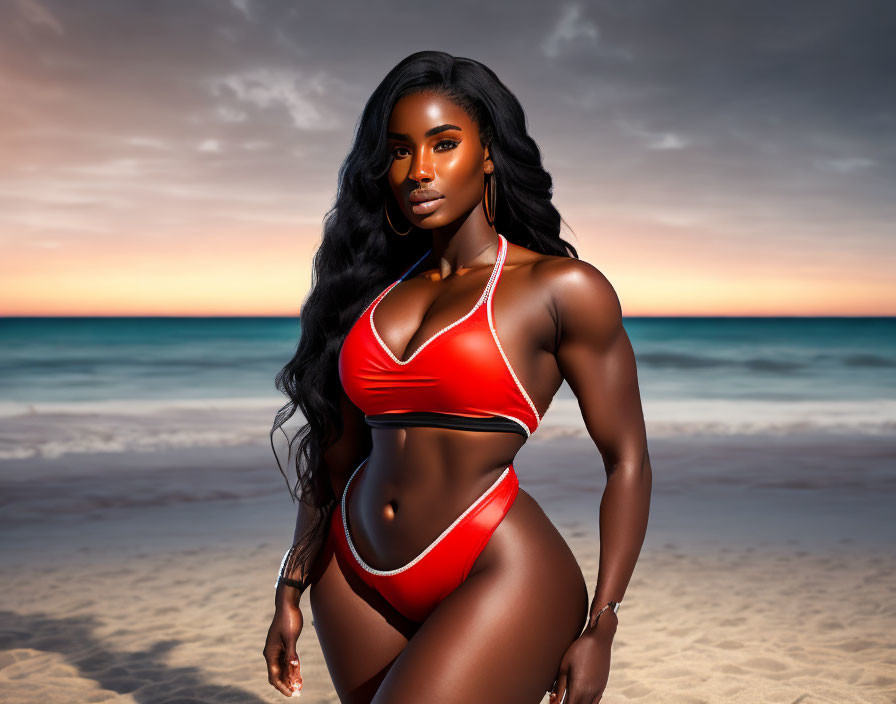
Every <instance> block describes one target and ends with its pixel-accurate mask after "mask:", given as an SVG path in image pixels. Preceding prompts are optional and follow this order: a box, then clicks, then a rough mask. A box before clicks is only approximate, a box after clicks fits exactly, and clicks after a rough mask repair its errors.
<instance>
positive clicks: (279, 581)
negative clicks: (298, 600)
mask: <svg viewBox="0 0 896 704" xmlns="http://www.w3.org/2000/svg"><path fill="white" fill-rule="evenodd" d="M281 584H285V585H286V586H287V587H295V588H296V589H298V590H299V591H305V587H306V586H307V585H306V584H305V582H299V581H297V580H295V579H290V578H289V577H280V578H278V579H277V584H276V586H280V585H281Z"/></svg>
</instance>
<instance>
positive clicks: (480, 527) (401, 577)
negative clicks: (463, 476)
mask: <svg viewBox="0 0 896 704" xmlns="http://www.w3.org/2000/svg"><path fill="white" fill-rule="evenodd" d="M366 463H367V460H366V459H365V460H364V461H363V462H361V464H360V465H358V467H357V468H356V469H355V471H354V472H352V475H351V477H349V480H348V482H347V483H346V485H345V490H344V491H343V492H342V502H341V504H340V505H338V506H337V507H336V508H335V509H334V510H333V513H332V517H331V520H330V531H329V535H328V537H327V545H326V546H325V551H329V550H332V551H333V552H334V553H335V555H336V558H337V560H338V561H339V563H340V564H341V565H342V566H343V569H349V570H351V571H352V572H354V573H355V574H357V576H358V577H359V578H360V579H361V580H362V581H363V582H365V583H366V584H367V585H368V586H370V587H372V588H373V589H375V590H376V591H378V592H379V593H380V594H381V595H382V596H383V597H384V598H385V599H386V600H387V601H388V602H389V603H390V604H392V605H393V606H394V607H395V608H396V609H397V610H398V611H399V612H400V613H402V614H404V615H405V616H406V617H407V618H409V619H410V620H412V621H416V622H418V623H419V622H422V621H424V620H425V619H426V617H427V616H428V615H429V614H430V613H431V612H432V611H433V609H435V608H436V606H438V605H439V602H441V601H442V599H444V598H445V597H446V596H448V595H449V594H450V593H451V592H453V591H454V590H455V589H457V587H459V586H460V584H461V583H462V582H463V581H464V580H465V579H466V578H467V575H469V574H470V569H471V568H472V567H473V563H474V562H475V561H476V558H477V557H478V556H479V553H481V552H482V550H483V549H484V548H485V545H486V543H488V541H489V538H491V536H492V533H494V532H495V529H496V528H497V527H498V524H499V523H500V522H501V521H502V520H503V518H504V516H505V515H506V514H507V511H509V510H510V507H511V505H512V504H513V501H514V499H515V498H516V495H517V492H518V491H519V479H518V478H517V475H516V472H515V471H514V469H513V465H512V464H511V465H508V466H507V468H506V469H505V470H504V471H503V472H502V473H501V476H499V477H498V478H497V479H496V480H495V482H494V483H493V484H492V485H491V486H490V487H489V488H488V489H486V490H485V491H484V492H483V493H482V494H481V495H480V496H479V498H477V499H476V500H475V501H474V502H473V503H472V504H471V505H470V506H468V507H467V509H466V510H465V511H464V512H463V513H462V514H461V515H460V516H458V517H457V518H456V519H455V520H454V522H453V523H452V524H451V525H450V526H448V527H447V528H446V529H445V530H444V531H442V534H441V535H439V536H438V537H437V538H436V539H435V540H434V541H433V542H432V543H430V545H429V546H428V547H427V548H425V549H424V550H423V552H421V553H420V554H419V555H417V557H415V558H414V559H413V560H411V561H410V562H408V563H407V564H406V565H404V566H403V567H398V568H396V569H394V570H377V569H374V568H373V567H371V566H370V565H368V564H367V563H365V562H364V561H363V560H362V559H361V556H360V555H359V554H358V552H357V550H356V549H355V546H354V544H353V543H352V540H351V536H350V534H349V529H348V520H347V517H346V516H347V514H346V504H347V501H348V497H349V496H350V487H351V485H352V479H354V477H355V475H356V474H357V473H358V470H360V469H361V467H363V466H364V465H365V464H366ZM328 559H329V556H327V558H326V560H325V562H326V561H328Z"/></svg>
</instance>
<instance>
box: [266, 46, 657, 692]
mask: <svg viewBox="0 0 896 704" xmlns="http://www.w3.org/2000/svg"><path fill="white" fill-rule="evenodd" d="M559 229H560V216H559V213H558V212H557V210H556V209H555V208H554V206H553V205H552V204H551V177H550V175H549V174H548V173H547V172H546V171H545V170H544V169H543V167H542V166H541V158H540V154H539V151H538V147H537V146H536V144H535V143H534V142H533V140H532V139H531V137H529V135H528V134H527V132H526V127H525V115H524V113H523V110H522V108H521V106H520V105H519V103H518V101H517V100H516V98H515V97H514V96H513V95H512V94H511V93H510V91H509V90H508V89H507V88H506V87H505V86H504V85H503V84H502V83H501V81H500V80H499V79H498V78H497V77H496V76H495V75H494V73H492V71H490V70H489V69H488V68H486V67H485V66H483V65H482V64H481V63H478V62H476V61H472V60H470V59H464V58H456V57H453V56H451V55H449V54H445V53H442V52H435V51H424V52H418V53H415V54H412V55H411V56H409V57H408V58H407V59H405V60H404V61H402V62H401V63H399V64H398V65H397V66H396V67H395V68H394V69H393V70H392V71H391V72H390V73H389V74H388V75H387V76H386V78H385V79H384V80H383V82H382V83H381V84H380V86H378V87H377V89H376V91H375V92H374V93H373V95H372V96H371V98H370V100H369V102H368V103H367V105H366V106H365V109H364V112H363V114H362V116H361V120H360V122H359V125H358V129H357V133H356V138H355V144H354V146H353V147H352V149H351V152H350V153H349V155H348V157H347V159H346V161H345V163H344V164H343V167H342V169H341V171H340V192H339V194H338V196H337V200H336V203H335V206H334V208H333V209H332V210H331V211H330V213H328V215H327V218H326V220H325V226H324V235H323V240H322V243H321V245H320V248H319V249H318V251H317V253H316V255H315V258H314V273H315V277H314V281H313V284H312V289H311V292H310V293H309V295H308V298H307V299H306V301H305V304H304V306H303V308H302V315H301V322H302V334H301V340H300V342H299V345H298V349H297V351H296V355H295V357H294V358H293V359H292V360H291V361H290V363H289V364H287V365H286V366H285V367H284V369H283V370H282V371H281V372H280V374H279V375H278V377H277V386H278V388H279V389H281V390H282V391H284V392H285V393H286V394H288V395H289V397H290V399H291V400H290V403H288V404H287V405H286V406H284V408H283V409H281V412H280V413H279V414H278V418H277V420H276V421H275V423H274V430H276V429H277V428H278V427H281V426H282V424H283V422H284V421H285V420H286V419H287V418H288V417H290V416H291V415H292V414H293V413H294V412H295V410H296V408H297V407H298V408H301V410H302V412H303V413H304V415H305V418H306V420H307V424H306V425H305V426H303V427H302V428H301V430H300V431H299V432H298V433H297V434H296V436H295V437H294V438H293V440H295V439H296V438H299V439H300V443H299V447H300V450H299V452H297V453H296V457H297V459H296V463H297V469H298V481H297V482H296V488H295V491H294V495H295V496H296V497H297V498H300V499H301V500H300V504H299V511H298V517H297V521H296V530H295V534H294V536H293V547H292V548H290V550H289V551H287V554H286V555H284V559H283V563H282V564H281V570H280V574H279V575H278V579H277V585H276V596H275V604H276V612H275V614H274V619H273V622H272V623H271V627H270V630H269V632H268V637H267V642H266V644H265V647H264V655H265V659H266V661H267V667H268V678H269V681H270V682H271V684H272V685H273V686H274V687H275V688H276V689H277V690H278V691H280V692H282V693H283V694H285V695H291V694H293V692H295V693H298V690H299V689H300V688H301V680H302V678H301V673H300V666H299V661H298V657H297V655H296V647H295V646H296V639H297V638H298V636H299V633H300V632H301V629H302V626H303V615H302V613H301V611H300V609H299V600H300V596H301V594H302V592H303V591H304V589H305V588H306V587H307V586H309V585H310V588H311V596H310V601H311V611H312V613H313V615H314V627H315V629H316V631H317V634H318V638H319V640H320V644H321V648H322V650H323V653H324V657H325V660H326V663H327V667H328V669H329V672H330V675H331V677H332V679H333V683H334V685H335V688H336V691H337V693H338V695H339V698H340V700H341V701H342V702H370V701H375V702H377V703H385V702H390V703H393V702H394V703H397V702H421V701H425V702H427V703H429V704H431V703H435V702H470V701H483V702H484V701H488V702H514V703H519V702H533V703H534V702H538V701H540V700H541V699H542V698H543V696H544V693H545V692H546V691H547V690H549V689H550V690H552V696H551V701H552V702H555V703H558V702H562V701H564V700H565V701H566V702H569V704H580V703H584V702H589V703H590V702H595V701H598V700H599V699H600V695H601V693H602V692H603V689H604V687H605V685H606V682H607V678H608V675H609V666H610V646H611V644H612V640H613V635H614V633H615V631H616V627H617V619H618V617H617V614H616V609H617V608H618V602H621V601H622V597H623V594H624V593H625V589H626V586H627V584H628V582H629V579H630V577H631V574H632V572H633V570H634V566H635V562H636V560H637V557H638V554H639V552H640V548H641V544H642V542H643V539H644V535H645V531H646V525H647V515H648V506H649V501H650V499H649V497H650V485H651V470H650V464H649V460H648V456H647V446H646V439H645V431H644V422H643V417H642V411H641V403H640V397H639V392H638V384H637V375H636V368H635V361H634V355H633V353H632V349H631V345H630V343H629V340H628V337H627V335H626V333H625V331H624V329H623V327H622V322H621V310H620V305H619V301H618V299H617V297H616V294H615V292H614V290H613V288H612V286H611V285H610V284H609V282H608V281H607V280H606V279H605V278H604V276H603V275H602V274H601V273H600V272H599V271H598V270H597V269H596V268H594V267H593V266H591V265H590V264H587V263H584V262H582V261H580V260H579V259H578V258H577V254H576V251H575V249H574V248H573V247H572V246H571V245H569V244H568V243H566V242H564V241H563V240H562V239H561V238H560V236H559ZM563 379H566V380H567V382H568V383H569V385H570V387H571V388H572V390H573V391H574V393H575V394H576V396H577V398H578V401H579V405H580V407H581V408H582V412H583V415H584V420H585V423H586V425H587V428H588V431H589V433H590V435H591V437H592V438H593V439H594V441H595V443H596V445H597V448H598V450H599V452H600V454H601V456H602V457H603V460H604V464H605V467H606V471H607V474H608V477H609V478H608V482H607V487H606V490H605V492H604V498H603V500H602V501H601V512H600V529H601V531H600V534H601V559H600V571H599V575H598V581H597V587H596V591H595V597H594V599H593V601H592V603H591V606H590V609H589V607H588V592H587V587H586V585H585V581H584V577H583V574H582V571H581V569H580V567H579V565H578V564H577V562H576V560H575V557H574V555H573V554H572V552H571V550H570V548H569V546H568V545H567V543H566V542H565V540H564V539H563V537H562V536H561V535H560V533H559V532H558V531H557V529H556V528H555V527H554V525H553V524H552V523H551V521H550V520H549V519H548V517H547V516H546V515H545V514H544V512H543V511H542V510H541V508H540V507H539V505H538V504H537V503H536V502H535V500H534V499H533V498H532V497H531V496H530V495H529V494H528V493H527V492H525V491H524V490H523V489H521V488H519V483H518V480H517V477H516V474H515V472H514V470H513V466H512V461H513V458H514V457H515V456H516V454H517V452H518V451H519V449H520V447H521V446H522V445H523V444H524V443H525V441H526V439H527V438H528V436H529V435H530V434H531V433H532V432H534V431H535V429H536V428H537V426H538V424H539V422H540V421H541V418H542V416H543V415H544V413H545V412H546V410H547V408H548V406H549V404H550V402H551V399H552V398H553V396H554V394H555V393H556V391H557V389H558V388H559V386H560V384H561V382H562V381H563ZM274 430H272V435H273V432H274ZM290 445H292V441H291V442H290ZM303 459H304V465H305V469H304V471H303V470H302V465H301V460H303ZM278 463H279V460H278ZM281 471H282V469H281ZM586 621H587V622H586ZM583 627H584V628H583Z"/></svg>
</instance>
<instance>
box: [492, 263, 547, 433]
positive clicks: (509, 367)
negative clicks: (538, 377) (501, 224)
mask: <svg viewBox="0 0 896 704" xmlns="http://www.w3.org/2000/svg"><path fill="white" fill-rule="evenodd" d="M506 256H507V247H505V248H504V251H503V252H501V256H500V257H499V259H500V260H501V270H503V269H504V259H505V258H506ZM498 278H500V275H499V277H498ZM496 287H497V282H496V284H495V286H493V287H492V288H491V290H490V291H489V295H488V300H487V301H486V303H485V312H486V315H487V316H488V328H489V330H491V331H492V337H493V338H494V339H495V344H496V345H497V346H498V351H499V352H500V353H501V357H502V359H503V360H504V364H505V365H506V366H507V371H509V372H510V376H512V377H513V380H514V381H515V382H516V385H517V388H518V389H519V390H520V393H521V394H522V395H523V398H524V399H525V400H526V403H528V404H529V408H531V409H532V412H533V413H534V414H535V430H537V429H538V426H539V425H541V416H540V415H539V414H538V409H537V408H535V404H534V403H532V399H531V398H530V397H529V394H528V393H526V389H525V388H523V385H522V383H520V380H519V378H518V377H517V375H516V372H515V371H513V366H512V365H511V364H510V360H509V359H507V355H506V354H505V353H504V348H503V347H502V346H501V341H500V340H499V339H498V332H497V330H495V322H494V317H493V314H492V299H493V298H494V292H495V288H496ZM515 420H516V419H515ZM517 422H519V421H517ZM526 432H527V433H529V434H530V435H531V433H533V432H535V431H534V430H533V431H531V432H530V431H529V429H528V428H526Z"/></svg>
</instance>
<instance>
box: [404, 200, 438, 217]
mask: <svg viewBox="0 0 896 704" xmlns="http://www.w3.org/2000/svg"><path fill="white" fill-rule="evenodd" d="M443 198H444V196H441V197H439V198H433V199H432V200H425V201H423V202H422V203H411V210H412V211H413V212H414V214H415V215H423V214H425V213H431V212H433V211H434V210H436V209H437V208H438V207H439V206H440V205H441V204H442V200H443Z"/></svg>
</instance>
